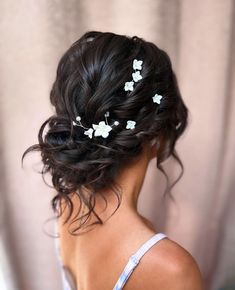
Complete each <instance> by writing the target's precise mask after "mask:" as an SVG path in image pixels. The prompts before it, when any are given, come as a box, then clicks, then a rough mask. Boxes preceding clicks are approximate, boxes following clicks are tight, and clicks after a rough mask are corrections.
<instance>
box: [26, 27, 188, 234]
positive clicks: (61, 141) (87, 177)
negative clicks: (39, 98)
mask: <svg viewBox="0 0 235 290" xmlns="http://www.w3.org/2000/svg"><path fill="white" fill-rule="evenodd" d="M134 59H140V60H143V67H142V70H141V75H142V77H143V78H142V80H141V81H139V82H137V83H136V84H135V87H134V90H133V91H132V92H128V93H127V92H126V91H125V90H124V84H125V82H126V81H129V80H130V78H131V74H132V72H133V68H132V62H133V60H134ZM156 93H158V94H161V95H162V96H163V99H162V101H161V103H160V105H156V104H153V101H152V97H153V96H154V94H156ZM50 101H51V104H52V105H53V106H54V108H55V113H54V115H53V116H51V117H50V118H48V119H47V120H46V121H45V122H44V123H43V124H42V126H41V128H40V130H39V133H38V144H35V145H32V146H30V147H29V148H28V149H27V150H26V151H25V152H24V154H23V156H22V162H23V159H24V156H25V155H26V154H27V153H28V152H31V151H40V153H41V158H42V163H43V170H42V172H41V173H42V176H44V175H45V174H46V173H48V172H49V173H50V174H51V177H52V184H53V187H54V188H55V190H56V192H57V194H56V195H55V197H54V198H53V199H52V207H53V209H54V211H56V209H57V206H56V205H57V203H58V202H60V201H62V200H63V201H65V202H66V203H67V204H68V205H69V208H70V211H69V216H68V217H67V219H66V222H67V221H68V220H69V218H70V217H71V215H72V213H73V204H72V201H71V194H74V193H76V194H77V195H78V197H79V199H80V201H81V202H82V203H83V204H85V205H86V207H87V209H88V211H87V213H85V214H84V215H83V216H81V217H80V218H78V219H77V220H76V221H80V225H78V224H77V227H76V228H75V229H74V230H73V233H75V231H77V230H78V229H80V228H81V227H83V226H84V225H85V223H86V221H87V220H88V218H89V216H90V215H91V214H92V213H93V214H94V215H95V216H96V217H97V222H96V223H100V224H102V223H103V221H102V220H101V219H100V217H99V216H98V215H97V214H96V213H95V211H94V205H95V198H96V194H98V192H99V191H102V189H104V188H107V186H108V187H109V188H111V189H112V190H113V192H114V193H115V194H116V195H117V197H118V205H117V208H116V210H117V209H118V207H119V206H120V197H121V194H120V191H119V190H118V185H117V184H115V177H116V174H117V172H118V170H119V169H120V168H121V167H122V166H124V164H127V163H128V162H130V161H131V160H133V159H134V158H136V156H138V155H139V154H140V153H141V152H142V144H143V143H144V142H146V141H150V140H152V139H153V138H157V139H158V140H161V146H160V150H158V156H157V158H156V166H157V168H158V169H159V170H161V171H162V172H163V174H164V175H165V176H166V178H167V188H166V191H165V193H166V192H168V193H170V189H171V188H172V186H173V185H174V184H175V183H176V182H177V181H178V180H179V179H180V177H181V176H182V174H183V165H182V162H181V161H180V159H179V157H178V155H177V153H176V151H175V144H176V141H177V139H178V138H179V137H180V135H181V134H182V133H183V131H184V130H185V128H186V125H187V117H188V110H187V108H186V106H185V104H184V102H183V100H182V97H181V94H180V92H179V88H178V85H177V80H176V76H175V74H174V72H173V70H172V65H171V61H170V58H169V56H168V55H167V53H166V52H165V51H163V50H162V49H160V48H159V47H157V46H156V45H155V44H153V43H151V42H147V41H145V40H144V39H143V38H139V37H137V36H133V37H129V36H124V35H118V34H115V33H111V32H98V31H90V32H87V33H85V34H84V35H83V36H82V37H81V38H79V39H78V40H77V41H76V42H75V43H73V44H72V46H71V47H70V48H69V49H68V50H67V51H66V52H65V54H64V55H63V56H62V58H61V60H60V61H59V65H58V68H57V74H56V79H55V82H54V84H53V86H52V89H51V92H50ZM107 111H109V112H110V116H109V120H110V122H112V121H113V122H114V121H115V120H119V122H120V125H119V126H115V127H114V128H113V130H112V131H111V132H110V134H109V136H108V138H101V137H97V138H92V139H90V138H88V136H86V135H84V129H83V128H81V127H79V126H73V123H72V121H73V120H75V119H76V116H77V115H79V116H81V119H82V123H83V124H84V126H86V127H91V126H92V124H93V123H95V124H98V123H99V121H101V120H103V118H104V114H105V112H107ZM127 120H135V121H136V127H135V129H134V130H126V128H125V127H124V126H122V124H124V123H125V122H126V121H127ZM179 125H180V126H179ZM46 126H48V130H47V131H46V130H45V128H46ZM178 126H179V127H178ZM45 131H46V132H45ZM44 133H45V134H44ZM169 156H173V158H174V159H175V160H176V161H177V162H178V163H179V164H180V166H181V174H180V176H179V177H178V178H177V180H176V181H175V182H174V183H173V184H171V186H169V180H168V176H167V174H166V173H165V171H164V169H163V167H162V165H161V163H162V162H163V161H164V160H166V159H167V158H168V157H169ZM81 188H89V194H87V195H82V194H81V193H80V191H79V189H81ZM116 210H115V211H116ZM115 211H114V213H115ZM114 213H113V214H114ZM60 214H61V213H60ZM60 214H59V215H60ZM84 217H85V218H86V219H85V221H84V222H82V220H84Z"/></svg>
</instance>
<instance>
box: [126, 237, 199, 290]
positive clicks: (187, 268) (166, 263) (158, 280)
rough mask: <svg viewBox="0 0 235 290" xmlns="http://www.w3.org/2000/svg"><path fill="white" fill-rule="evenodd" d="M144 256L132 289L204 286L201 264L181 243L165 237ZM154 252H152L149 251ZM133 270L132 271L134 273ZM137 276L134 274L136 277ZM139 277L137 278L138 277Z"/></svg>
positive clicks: (194, 289)
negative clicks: (199, 264)
mask: <svg viewBox="0 0 235 290" xmlns="http://www.w3.org/2000/svg"><path fill="white" fill-rule="evenodd" d="M147 253H148V255H146V256H144V257H143V258H142V267H139V266H140V265H139V266H138V267H139V269H138V267H137V268H136V270H135V271H136V273H135V271H134V273H135V274H136V276H135V277H136V279H133V280H132V281H133V285H134V280H136V281H135V282H136V283H135V285H138V286H137V287H133V288H130V289H136V290H139V289H145V290H150V289H151V290H153V289H161V290H189V289H190V290H203V289H204V287H203V280H202V275H201V272H200V270H199V267H198V265H197V263H196V261H195V259H194V258H193V257H192V255H191V254H190V253H189V252H188V251H187V250H186V249H184V248H183V247H181V246H180V245H179V244H178V243H176V242H174V241H172V240H170V239H168V238H165V239H163V240H161V241H159V242H158V243H157V244H156V245H155V246H154V247H153V248H151V250H150V251H149V252H147ZM150 253H151V254H150ZM134 273H133V274H134ZM133 278H134V277H133ZM137 280H138V281H137Z"/></svg>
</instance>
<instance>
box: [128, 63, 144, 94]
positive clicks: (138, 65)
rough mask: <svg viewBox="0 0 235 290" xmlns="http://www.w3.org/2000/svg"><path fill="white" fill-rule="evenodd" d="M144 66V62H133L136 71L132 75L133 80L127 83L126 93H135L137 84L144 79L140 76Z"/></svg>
mask: <svg viewBox="0 0 235 290" xmlns="http://www.w3.org/2000/svg"><path fill="white" fill-rule="evenodd" d="M142 64H143V61H142V60H137V59H134V60H133V64H132V67H133V69H134V70H135V71H134V72H133V73H132V80H131V81H130V82H125V86H124V90H125V91H133V90H134V84H135V82H138V81H140V80H141V79H142V75H141V74H140V71H141V70H142Z"/></svg>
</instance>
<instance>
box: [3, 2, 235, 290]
mask: <svg viewBox="0 0 235 290" xmlns="http://www.w3.org/2000/svg"><path fill="white" fill-rule="evenodd" d="M234 11H235V2H234V1H232V0H201V1H200V0H182V1H180V0H145V1H144V0H135V1H134V0H133V1H132V0H129V1H124V0H117V1H115V0H114V1H111V0H97V1H95V0H83V1H82V0H80V1H79V0H68V1H63V0H54V1H53V0H38V1H33V0H31V1H30V0H28V1H27V0H21V1H14V0H5V1H4V0H2V1H0V129H1V134H0V158H1V159H0V164H1V167H0V170H1V175H0V183H1V188H0V192H1V196H0V198H1V201H0V202H1V204H2V207H1V209H2V210H1V215H0V216H1V223H0V225H1V227H0V231H1V235H0V237H2V236H3V235H4V238H0V239H1V247H0V249H1V250H0V258H1V260H0V269H5V270H4V271H3V270H2V271H1V270H0V271H1V273H0V277H2V278H1V279H0V283H1V286H0V288H1V289H3V290H5V289H7V290H9V289H10V290H13V289H14V290H16V289H20V290H42V289H44V290H47V289H50V290H60V289H61V279H60V273H59V267H58V264H57V260H56V256H55V250H54V244H53V239H52V238H50V237H48V236H47V235H46V234H45V233H44V232H43V229H45V228H46V230H47V231H49V232H52V226H51V224H50V223H48V224H47V225H46V226H44V222H45V220H46V219H47V218H50V217H51V216H52V211H51V210H50V199H51V198H52V196H53V194H54V191H53V190H52V189H50V188H49V187H47V186H46V185H45V184H44V183H43V181H42V179H41V176H40V175H39V174H37V173H36V171H38V170H39V169H40V164H39V157H38V155H37V154H35V155H31V157H30V158H29V157H28V158H27V159H26V163H25V169H24V170H22V169H21V165H20V158H21V155H22V153H23V151H24V150H25V149H26V148H27V147H28V146H29V145H31V144H33V143H35V142H36V141H37V132H38V129H39V126H40V125H41V123H42V122H43V121H44V120H45V119H46V118H47V117H48V116H50V115H51V113H52V109H51V107H50V105H49V91H50V87H51V85H52V82H53V80H54V77H55V70H56V66H57V63H58V60H59V58H60V56H61V55H62V53H63V52H64V51H65V50H66V49H67V48H68V46H69V45H70V44H72V42H74V41H75V40H76V39H77V38H78V37H80V36H81V34H83V33H84V32H85V31H87V30H101V31H113V32H116V33H121V34H127V35H130V36H133V35H138V36H140V37H143V38H145V39H146V40H150V41H153V42H154V43H156V44H157V45H158V46H159V47H161V48H163V49H165V50H166V51H167V52H168V53H169V55H170V57H171V59H172V63H173V68H174V70H175V71H176V74H177V76H178V80H179V85H180V89H181V92H182V95H183V98H184V100H185V102H186V104H187V106H188V108H189V110H190V121H189V126H188V129H187V131H186V132H185V134H184V135H183V137H182V138H181V140H180V141H179V142H178V144H177V150H178V152H179V154H180V156H181V159H182V161H183V163H184V166H185V174H184V176H183V178H182V179H181V181H180V182H179V183H178V184H177V185H176V186H175V187H174V189H173V195H174V197H175V199H176V202H177V203H176V204H174V203H171V202H167V203H166V204H165V205H164V204H163V203H162V201H161V197H162V193H163V190H164V187H165V179H164V177H163V176H162V174H161V173H160V172H159V171H157V170H156V169H155V161H153V162H152V163H151V164H150V167H149V170H148V173H147V176H146V180H145V183H144V186H143V189H142V192H141V197H140V202H139V209H140V211H141V212H142V213H143V214H144V215H145V216H146V217H148V218H150V219H151V221H152V222H153V223H154V224H155V225H156V227H157V228H158V230H159V231H163V232H165V233H166V234H167V235H168V236H169V238H171V239H173V240H175V241H176V242H178V243H179V244H180V245H182V246H183V247H185V248H186V249H187V250H188V251H189V252H190V253H191V254H192V255H193V256H194V257H195V259H196V260H197V262H198V264H199V266H200V269H201V271H202V273H203V277H204V279H205V283H206V285H207V286H206V289H210V290H218V289H220V287H224V286H225V285H229V283H234V284H235V282H234V281H235V227H234V224H235V210H234V208H235V195H234V191H235V181H234V180H235V176H234V172H235V134H234V133H235V132H234V129H235V79H234V78H235V74H234V69H235V60H234V52H235V47H234V40H235V36H234V28H235V23H234V19H235V16H234V15H235V14H234ZM165 168H166V170H167V171H168V173H169V174H170V176H171V179H172V180H173V179H174V177H176V176H177V174H178V172H179V168H178V166H177V165H176V164H175V163H174V162H173V160H168V161H166V162H165ZM3 202H4V204H3ZM3 209H4V213H3ZM3 232H4V234H3ZM6 232H7V234H6ZM6 237H8V238H7V241H6ZM4 241H5V242H4ZM6 269H7V271H6ZM105 275H109V273H108V270H107V272H106V274H105ZM13 280H14V281H15V283H13ZM4 287H5V288H4ZM230 289H235V288H230Z"/></svg>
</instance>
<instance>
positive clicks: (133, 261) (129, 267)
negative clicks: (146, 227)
mask: <svg viewBox="0 0 235 290" xmlns="http://www.w3.org/2000/svg"><path fill="white" fill-rule="evenodd" d="M163 238H167V236H166V235H165V234H163V233H158V234H155V235H154V236H153V237H152V238H150V239H149V240H148V241H147V242H145V243H144V244H143V245H142V246H141V247H140V248H139V249H138V250H137V252H135V254H133V255H132V256H131V257H130V258H129V260H128V263H127V264H126V266H125V268H124V270H123V272H122V273H121V275H120V277H119V279H118V281H117V283H116V284H115V286H114V288H113V290H120V289H122V288H123V286H124V285H125V284H126V282H127V280H128V278H129V277H130V275H131V274H132V272H133V271H134V269H135V267H136V266H137V265H138V263H139V261H140V259H141V258H142V257H143V255H144V254H145V253H146V252H147V251H148V250H149V249H150V248H151V247H152V246H153V245H154V244H156V243H157V242H159V241H160V240H162V239H163Z"/></svg>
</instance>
